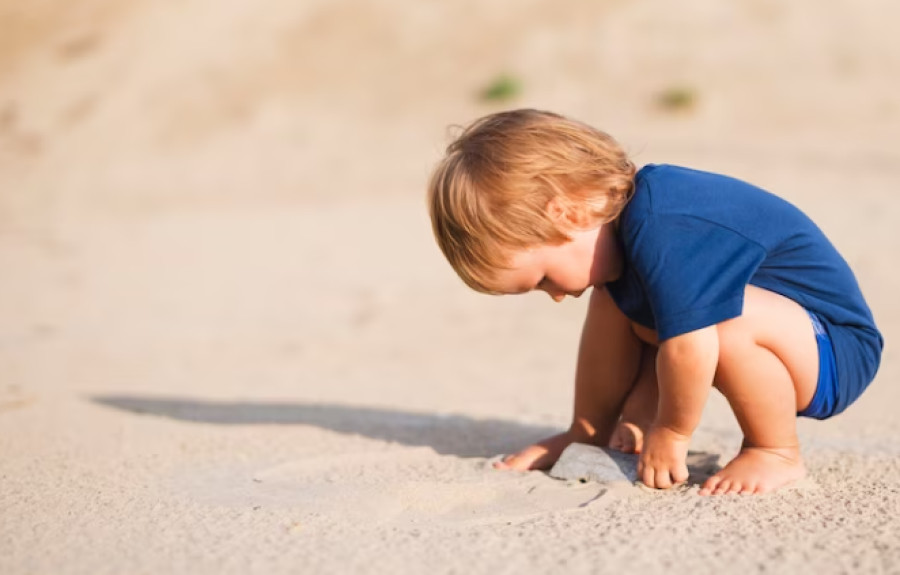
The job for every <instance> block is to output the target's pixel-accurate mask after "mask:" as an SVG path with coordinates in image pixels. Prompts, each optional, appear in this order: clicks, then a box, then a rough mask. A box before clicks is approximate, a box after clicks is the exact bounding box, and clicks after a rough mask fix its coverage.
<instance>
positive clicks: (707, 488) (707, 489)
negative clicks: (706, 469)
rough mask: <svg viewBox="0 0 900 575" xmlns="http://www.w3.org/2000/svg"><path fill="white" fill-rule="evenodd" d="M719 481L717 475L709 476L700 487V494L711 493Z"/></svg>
mask: <svg viewBox="0 0 900 575" xmlns="http://www.w3.org/2000/svg"><path fill="white" fill-rule="evenodd" d="M721 481H722V480H721V479H719V478H718V477H717V476H713V477H710V478H709V479H707V480H706V482H705V483H704V484H703V487H701V488H700V495H712V494H713V492H714V491H715V490H716V487H718V486H719V483H720V482H721Z"/></svg>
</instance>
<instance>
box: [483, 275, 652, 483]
mask: <svg viewBox="0 0 900 575" xmlns="http://www.w3.org/2000/svg"><path fill="white" fill-rule="evenodd" d="M641 347H642V344H641V341H640V340H639V339H638V338H637V336H636V335H634V332H633V331H632V330H631V323H630V322H629V321H628V318H626V317H625V315H624V314H622V312H621V311H620V310H619V308H618V307H616V304H615V302H613V299H612V297H611V296H610V295H609V292H607V291H606V289H605V288H594V290H593V291H592V293H591V300H590V303H589V305H588V312H587V316H586V317H585V320H584V327H583V328H582V331H581V343H580V345H579V348H578V363H577V367H576V370H575V406H574V409H573V415H572V425H571V426H570V427H569V429H568V430H567V431H565V432H563V433H561V434H559V435H554V436H553V437H549V438H547V439H545V440H543V441H541V442H539V443H536V444H534V445H530V446H528V447H526V448H525V449H523V450H522V451H520V452H519V453H516V454H514V455H511V456H509V457H507V458H505V459H504V460H503V461H501V462H498V463H497V464H495V467H497V468H498V469H516V470H526V469H545V468H548V467H550V466H552V465H553V464H554V463H556V460H557V459H558V458H559V455H560V453H562V450H563V449H565V448H566V447H567V446H568V445H569V444H570V443H574V442H585V443H593V444H595V445H606V444H607V443H608V442H609V438H610V435H611V434H612V431H613V429H614V427H615V425H616V422H617V421H618V419H619V414H620V413H621V411H622V404H623V403H624V402H625V398H626V397H627V395H628V392H629V390H630V389H631V387H632V385H633V384H634V381H635V379H636V377H637V374H638V370H639V368H640V363H641Z"/></svg>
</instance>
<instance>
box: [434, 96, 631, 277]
mask: <svg viewBox="0 0 900 575" xmlns="http://www.w3.org/2000/svg"><path fill="white" fill-rule="evenodd" d="M634 173H635V168H634V164H632V163H631V161H630V160H629V159H628V157H627V156H626V155H625V152H624V151H623V150H622V148H621V147H620V146H619V145H618V143H616V141H615V140H613V139H612V138H611V137H610V136H609V135H607V134H605V133H604V132H601V131H600V130H597V129H594V128H592V127H590V126H587V125H585V124H582V123H580V122H576V121H574V120H570V119H568V118H565V117H563V116H560V115H557V114H553V113H550V112H542V111H538V110H513V111H509V112H501V113H498V114H492V115H489V116H485V117H484V118H481V119H479V120H477V121H475V122H474V123H473V124H472V125H470V126H469V127H468V128H466V129H465V130H464V131H463V132H462V134H461V135H460V136H459V137H458V138H457V139H456V141H454V142H453V143H452V144H450V146H448V148H447V153H446V156H445V157H444V158H443V159H442V160H441V162H440V163H439V164H438V165H437V167H436V168H435V170H434V174H433V175H432V178H431V182H430V184H429V192H428V202H429V211H430V214H431V223H432V226H433V229H434V235H435V238H436V239H437V242H438V245H439V246H440V248H441V251H442V252H443V253H444V255H445V256H446V258H447V260H448V261H449V262H450V265H451V266H452V267H453V269H454V270H455V271H456V273H457V274H459V276H460V278H462V280H463V281H464V282H465V283H466V284H468V285H469V287H471V288H473V289H475V290H477V291H481V292H485V293H496V291H497V290H496V289H495V288H494V287H493V285H492V281H493V280H494V278H495V276H496V274H497V272H498V271H500V270H502V269H504V268H505V267H506V266H507V265H508V262H509V258H510V254H511V253H513V252H515V251H517V250H523V249H528V248H533V247H537V246H540V245H546V244H552V245H556V244H561V243H564V242H566V241H568V240H569V237H570V233H572V232H573V231H575V230H577V229H584V228H590V227H594V226H599V225H601V224H604V223H606V222H609V221H612V220H614V219H615V218H617V217H618V216H619V214H620V212H621V211H622V209H623V208H624V206H625V203H626V202H627V201H628V199H629V198H630V196H631V193H632V190H633V185H634V183H633V182H634Z"/></svg>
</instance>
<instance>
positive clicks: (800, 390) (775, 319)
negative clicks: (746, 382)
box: [718, 286, 819, 406]
mask: <svg viewBox="0 0 900 575" xmlns="http://www.w3.org/2000/svg"><path fill="white" fill-rule="evenodd" d="M718 332H719V363H720V365H721V364H722V362H730V363H731V365H730V366H729V369H728V371H729V372H731V373H734V372H735V370H738V371H739V370H740V368H741V365H742V362H752V361H754V359H753V358H754V356H755V354H759V353H766V354H769V353H771V354H774V355H775V357H776V358H778V360H780V363H781V364H782V365H784V368H785V369H786V371H787V374H788V375H789V376H790V380H791V383H793V385H794V388H795V391H796V397H797V405H798V406H806V405H808V404H809V402H810V401H811V400H812V397H813V395H814V394H815V391H816V381H817V379H818V375H819V352H818V345H817V343H816V335H815V331H814V330H813V326H812V320H811V319H810V317H809V314H808V313H807V311H806V310H805V309H804V308H803V307H802V306H801V305H800V304H798V303H797V302H795V301H793V300H791V299H788V298H786V297H784V296H782V295H780V294H777V293H774V292H771V291H768V290H765V289H763V288H759V287H756V286H747V289H746V291H745V293H744V309H743V313H742V314H741V316H740V317H737V318H734V319H731V320H728V321H724V322H722V323H720V324H718ZM756 357H759V356H756ZM758 383H759V384H761V385H764V384H763V382H758Z"/></svg>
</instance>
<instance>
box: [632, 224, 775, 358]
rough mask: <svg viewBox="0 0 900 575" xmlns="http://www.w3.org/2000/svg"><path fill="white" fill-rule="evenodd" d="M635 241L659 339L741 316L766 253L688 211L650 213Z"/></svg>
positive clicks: (639, 272) (636, 258) (635, 257)
mask: <svg viewBox="0 0 900 575" xmlns="http://www.w3.org/2000/svg"><path fill="white" fill-rule="evenodd" d="M630 243H631V246H629V249H628V252H629V256H630V258H631V262H630V263H631V265H633V266H634V269H635V272H636V273H637V275H638V277H639V278H640V281H641V282H642V284H643V288H644V291H645V293H646V295H647V299H648V300H649V303H650V307H651V308H652V310H653V317H654V320H655V323H656V330H657V333H658V336H659V341H664V340H666V339H669V338H672V337H675V336H676V335H681V334H683V333H688V332H691V331H694V330H697V329H701V328H704V327H707V326H710V325H715V324H717V323H719V322H722V321H725V320H728V319H732V318H735V317H738V316H739V315H741V312H742V310H743V305H744V290H745V288H746V286H747V284H748V283H749V282H750V278H751V277H752V276H753V274H754V272H755V271H756V270H757V269H758V268H759V265H760V264H761V263H762V261H763V259H764V258H765V255H766V251H765V249H764V248H763V247H762V246H761V245H759V244H758V243H756V242H754V241H752V240H749V239H747V238H746V237H744V236H742V235H741V234H739V233H737V232H735V231H733V230H731V229H729V228H726V227H723V226H721V225H719V224H716V223H713V222H709V221H707V220H704V219H700V218H696V217H692V216H684V215H665V216H659V215H654V216H650V217H648V218H647V219H646V220H645V221H644V222H643V225H642V226H641V229H640V230H639V231H638V233H637V234H635V237H634V238H632V241H631V242H630Z"/></svg>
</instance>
